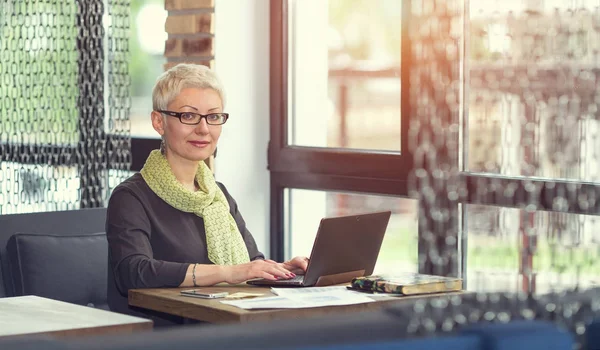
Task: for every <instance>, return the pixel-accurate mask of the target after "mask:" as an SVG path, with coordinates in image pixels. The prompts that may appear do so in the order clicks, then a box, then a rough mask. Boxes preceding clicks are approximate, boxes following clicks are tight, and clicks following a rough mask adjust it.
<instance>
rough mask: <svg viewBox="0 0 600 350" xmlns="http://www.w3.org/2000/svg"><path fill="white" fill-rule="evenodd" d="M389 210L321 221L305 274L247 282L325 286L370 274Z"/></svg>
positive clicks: (263, 284)
mask: <svg viewBox="0 0 600 350" xmlns="http://www.w3.org/2000/svg"><path fill="white" fill-rule="evenodd" d="M391 214H392V213H391V212H390V211H384V212H376V213H367V214H358V215H349V216H340V217H332V218H323V219H321V223H320V224H319V230H318V231H317V237H316V238H315V242H314V244H313V248H312V252H311V253H310V260H309V263H308V268H307V269H306V273H305V274H304V275H302V276H300V275H297V276H296V277H295V278H291V279H283V280H276V281H271V280H267V279H262V278H261V279H253V280H249V281H247V282H246V283H248V284H251V285H256V286H272V287H286V286H287V287H311V286H328V285H332V284H340V283H346V282H350V281H352V279H353V278H354V277H359V276H369V275H371V274H373V269H374V268H375V263H376V262H377V256H378V255H379V250H380V248H381V243H382V242H383V236H384V235H385V230H386V229H387V225H388V222H389V221H390V216H391Z"/></svg>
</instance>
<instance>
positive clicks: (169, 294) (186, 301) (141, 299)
mask: <svg viewBox="0 0 600 350" xmlns="http://www.w3.org/2000/svg"><path fill="white" fill-rule="evenodd" d="M183 289H190V288H161V289H133V290H130V291H129V305H132V306H137V307H141V308H144V309H149V310H154V311H159V312H164V313H168V314H171V315H176V316H182V317H186V318H190V319H194V320H199V321H205V322H211V323H236V322H254V321H270V320H276V319H291V318H305V317H314V316H325V315H331V314H335V313H351V312H366V311H374V310H378V309H381V308H383V307H385V306H390V305H394V304H398V303H402V302H414V301H415V300H417V299H420V298H424V297H433V296H440V295H456V294H457V293H461V292H455V293H443V294H429V295H427V296H423V295H415V296H402V297H374V298H375V300H376V302H373V303H364V304H354V305H343V306H325V307H317V308H303V309H261V310H245V309H241V308H238V307H235V306H232V305H227V304H223V303H221V301H222V300H225V299H201V298H193V297H187V296H182V295H181V294H180V291H181V290H183ZM195 289H202V288H200V287H199V288H195ZM210 289H211V290H219V291H224V292H229V293H230V294H233V293H237V292H245V293H262V294H263V295H264V296H265V297H271V296H275V294H273V293H271V291H270V288H268V287H256V286H250V285H247V284H243V285H235V286H216V287H210Z"/></svg>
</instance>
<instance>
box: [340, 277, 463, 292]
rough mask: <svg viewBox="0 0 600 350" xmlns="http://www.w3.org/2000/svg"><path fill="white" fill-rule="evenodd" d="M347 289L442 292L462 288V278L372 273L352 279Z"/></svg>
mask: <svg viewBox="0 0 600 350" xmlns="http://www.w3.org/2000/svg"><path fill="white" fill-rule="evenodd" d="M348 289H351V290H359V291H365V292H372V293H392V294H402V295H414V294H430V293H443V292H454V291H460V290H462V279H460V278H454V277H443V276H433V275H424V274H418V273H402V274H394V275H374V276H363V277H356V278H354V279H352V282H351V284H350V286H349V287H348Z"/></svg>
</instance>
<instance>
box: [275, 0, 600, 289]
mask: <svg viewBox="0 0 600 350" xmlns="http://www.w3.org/2000/svg"><path fill="white" fill-rule="evenodd" d="M299 3H300V1H294V0H289V1H278V0H273V1H272V2H271V16H272V21H271V25H272V31H271V61H270V62H271V69H272V70H271V84H272V87H271V103H272V105H271V106H272V108H271V110H272V114H271V142H270V147H269V169H270V171H271V195H272V200H271V205H272V223H271V251H272V252H273V253H274V256H275V257H276V258H283V257H284V256H290V254H292V253H294V252H296V251H294V249H295V248H294V244H298V247H301V243H294V242H299V240H301V241H302V242H304V240H302V239H303V238H306V240H307V241H310V240H311V237H310V236H307V233H304V232H305V230H298V229H296V230H294V226H293V225H292V226H291V230H290V231H289V232H288V231H286V227H287V226H286V223H289V222H288V221H286V218H287V220H291V221H292V222H293V221H294V217H295V216H296V217H297V218H300V217H302V216H303V215H307V214H306V213H310V212H311V210H312V209H315V210H317V209H316V208H312V207H311V209H304V210H305V211H306V212H304V211H302V208H303V207H304V208H308V204H306V203H305V202H304V201H303V202H302V203H301V204H298V203H297V200H295V199H294V197H296V198H303V197H304V196H309V197H310V196H315V198H316V197H319V198H321V199H319V200H317V201H316V202H317V203H321V204H319V205H318V207H319V208H321V209H323V206H324V205H325V207H326V208H329V207H327V204H323V203H329V204H328V205H329V206H331V208H332V209H331V210H333V212H337V210H339V208H343V206H341V205H339V204H336V202H335V201H334V202H333V204H332V202H331V201H329V202H328V201H327V198H332V196H333V198H336V196H339V195H340V194H343V193H354V194H356V195H357V196H359V197H361V196H367V197H371V196H374V197H375V198H379V196H381V195H388V196H393V197H395V198H396V199H397V200H399V201H410V200H409V199H401V198H406V197H411V198H414V199H415V200H417V202H416V203H417V204H416V209H415V211H416V212H418V213H419V215H418V218H417V220H416V225H417V232H418V235H417V250H418V254H419V259H418V270H419V271H420V272H422V273H434V274H444V275H458V276H463V277H464V278H465V279H466V282H467V287H468V288H469V289H472V290H501V289H504V290H506V289H510V290H516V289H519V290H522V291H527V292H535V291H539V292H543V291H549V290H552V289H561V288H572V287H574V286H577V285H579V286H587V285H590V284H592V283H595V281H597V280H598V277H599V276H600V275H599V274H598V272H597V271H595V269H594V268H593V266H592V261H593V260H592V258H590V256H594V254H596V253H594V252H595V251H597V248H598V247H597V244H598V243H597V238H596V235H595V234H594V233H593V232H594V229H595V226H596V221H597V219H596V216H595V215H597V213H598V212H600V201H598V198H600V186H598V183H597V181H598V172H599V166H598V162H599V161H600V157H599V156H598V152H597V149H598V148H599V147H598V144H597V143H598V136H597V134H598V130H599V126H598V121H597V120H598V119H599V118H598V111H599V110H600V108H599V107H600V106H599V104H598V101H597V92H596V88H595V82H596V81H597V80H598V77H597V72H598V66H599V65H600V63H599V61H598V56H597V54H593V52H595V51H594V50H593V49H592V48H595V47H596V48H597V40H596V39H597V38H598V37H599V33H598V28H597V26H595V25H593V23H595V21H596V22H597V15H598V14H597V8H594V7H593V5H594V4H592V2H577V3H573V2H564V1H543V2H542V1H528V2H504V1H499V0H498V1H496V0H486V1H478V2H476V1H466V0H450V1H445V2H437V3H435V6H434V5H433V3H431V2H428V1H402V2H401V4H402V6H401V8H398V4H396V3H398V2H394V4H392V5H390V4H389V3H388V2H386V1H369V2H366V5H365V3H362V2H360V1H348V2H345V4H346V7H347V8H345V9H344V11H348V13H351V12H352V7H353V6H357V8H361V7H360V6H366V7H365V8H361V11H360V12H361V14H360V16H361V18H362V17H368V18H369V19H370V21H367V22H368V23H369V25H373V26H375V27H379V26H381V27H385V26H386V21H385V19H384V18H380V17H377V16H379V15H378V13H379V12H378V10H377V9H380V8H385V9H386V16H390V17H394V18H400V20H399V23H395V24H394V25H397V28H398V30H399V35H398V36H397V38H399V39H400V40H399V46H400V47H399V48H398V47H397V46H396V47H394V49H390V51H389V52H395V53H398V55H399V56H398V57H399V59H397V60H395V61H394V60H393V65H395V66H394V67H393V68H392V70H391V71H394V72H399V74H397V75H393V77H387V76H386V77H381V76H378V77H366V76H361V78H360V79H354V77H352V79H350V78H348V79H345V80H344V82H346V83H347V85H346V88H347V91H346V93H345V94H341V93H339V90H340V87H339V86H338V85H336V84H338V80H336V79H333V76H336V74H337V73H338V72H337V71H336V70H335V67H336V64H337V63H339V62H342V63H344V62H346V61H350V60H349V59H347V60H346V61H344V60H342V59H339V57H342V56H344V55H345V57H348V56H350V57H354V56H352V54H349V53H343V54H342V55H341V56H340V55H336V53H337V52H338V51H335V50H337V49H338V48H340V47H342V48H344V49H348V47H345V46H344V45H339V44H336V43H339V42H344V40H346V39H344V36H343V35H336V30H330V28H334V29H335V28H345V27H344V26H343V25H342V26H341V27H340V26H339V23H340V22H335V20H334V19H335V17H334V15H332V14H335V13H336V12H335V10H334V9H335V5H336V2H335V1H329V2H327V3H324V2H322V1H315V2H311V1H302V5H299ZM317 9H318V10H319V11H317ZM394 9H396V10H398V11H400V12H399V13H400V15H399V16H397V13H394V14H392V12H393V11H394ZM325 14H327V15H325ZM349 16H350V17H351V15H349ZM306 18H311V19H313V18H314V20H315V23H316V24H315V27H311V28H309V27H307V24H306V21H307V20H306ZM340 18H342V20H340V21H342V22H343V18H346V17H343V16H342V17H340ZM373 22H379V23H378V24H373ZM336 23H337V24H336ZM349 23H351V24H350V25H348V26H350V27H353V28H354V29H351V30H349V32H348V33H353V30H354V33H357V32H360V34H356V37H358V38H360V37H362V35H363V34H365V33H367V36H369V37H370V39H371V41H373V42H374V43H373V44H372V45H373V46H377V45H378V44H379V43H378V40H380V38H379V37H378V36H376V35H373V34H370V33H371V32H370V29H367V28H368V26H364V27H362V26H361V24H362V23H364V22H362V21H361V20H351V21H349ZM390 28H391V27H390ZM298 29H303V31H302V33H297V32H296V31H297V30H298ZM388 32H389V31H388ZM391 32H392V34H390V36H391V37H392V38H396V36H395V34H397V32H396V33H394V32H393V30H392V31H391ZM318 34H320V35H318ZM338 34H339V30H338ZM358 42H360V40H358ZM307 43H311V44H312V46H310V49H309V47H308V44H307ZM369 45H371V43H369ZM348 50H350V51H351V49H348ZM367 51H368V50H367ZM596 51H597V50H596ZM325 52H327V55H325ZM339 52H341V51H339ZM379 52H380V53H381V54H378V55H375V56H373V57H377V58H382V57H386V53H385V51H379ZM325 57H327V63H325ZM357 57H358V56H357ZM333 58H336V59H335V60H334V59H333ZM390 62H392V61H390ZM388 72H389V71H388ZM346 73H348V71H347V70H346V71H345V72H344V74H346ZM387 79H396V80H399V84H400V85H399V87H398V86H396V87H394V88H392V87H391V85H389V84H388V83H389V81H388V80H387ZM342 86H343V85H342ZM342 89H343V88H342ZM370 89H374V90H370ZM393 89H396V91H399V93H400V99H399V100H392V99H390V100H386V102H383V100H378V98H379V97H381V98H384V97H385V96H388V94H387V93H379V94H376V97H374V96H371V95H369V91H392V90H393ZM336 91H338V92H336ZM392 95H393V93H392V94H390V95H389V96H392ZM340 96H344V97H343V98H340ZM362 99H364V100H366V101H369V102H371V103H373V104H375V105H377V106H378V108H379V109H380V110H382V111H385V110H386V108H387V107H386V106H387V105H388V102H389V101H393V105H394V106H395V107H394V108H399V113H398V114H397V116H398V119H394V118H391V117H390V120H394V123H396V124H395V125H397V126H399V128H400V133H399V135H395V136H394V137H397V139H398V140H399V141H400V147H399V148H394V147H390V146H382V145H380V144H379V142H382V143H385V142H384V141H383V139H384V138H385V137H384V136H383V135H384V133H383V132H382V133H381V134H379V136H377V137H375V138H374V139H376V140H373V141H364V140H348V139H346V141H343V142H342V140H344V138H342V137H340V136H344V135H345V136H346V137H350V138H351V137H353V135H354V134H353V133H352V132H349V130H350V128H351V126H350V124H349V122H348V120H346V122H347V123H346V124H344V123H343V122H341V121H342V119H343V118H342V117H341V116H342V115H344V114H343V113H340V111H344V110H345V109H344V107H342V106H344V105H346V106H354V107H352V108H355V110H354V111H351V112H347V113H346V114H345V115H346V116H347V117H348V116H350V115H351V114H352V113H356V115H358V116H359V117H358V118H360V119H361V120H363V119H369V120H372V119H371V118H369V117H367V115H368V113H369V112H370V111H368V110H361V109H360V107H361V106H363V105H362V104H361V103H358V101H363V100H362ZM346 100H347V101H350V102H347V103H342V102H344V101H346ZM379 103H381V104H379ZM389 104H390V105H391V104H392V102H389ZM313 106H317V107H318V108H317V110H318V111H319V112H320V113H319V115H318V118H317V119H318V120H316V121H315V122H314V124H312V122H313V119H314V118H315V117H316V116H315V115H316V113H315V112H314V111H313V110H312V107H313ZM356 106H358V109H356V108H357V107H356ZM348 108H351V107H348ZM383 114H384V115H386V116H387V113H383ZM386 118H387V117H386ZM383 124H385V123H383ZM342 125H346V127H348V129H346V131H344V128H340V126H342ZM390 125H391V124H390ZM313 126H315V127H314V128H312V127H313ZM397 126H388V127H389V128H390V131H395V130H397V129H395V128H396V127H397ZM369 127H370V125H369V126H367V125H361V127H360V133H362V134H361V135H372V134H373V133H372V132H371V130H369ZM392 129H393V130H392ZM366 139H368V137H367V138H365V140H366ZM385 144H386V145H387V143H385ZM309 194H310V195H309ZM361 198H362V197H361ZM311 201H312V200H311ZM360 208H361V209H365V210H369V209H371V208H372V207H370V206H369V205H364V206H362V205H361V206H360ZM321 209H319V210H318V212H319V213H321V211H322V210H321ZM288 211H289V213H288ZM288 214H289V215H288ZM286 215H288V216H286ZM315 216H318V215H317V213H315ZM290 218H291V219H290ZM307 231H309V232H311V231H310V230H307ZM286 234H288V235H289V236H286ZM298 235H300V238H299V237H297V236H298ZM303 235H304V236H303ZM289 242H292V245H291V247H290V246H288V245H286V244H288V243H289ZM286 249H287V250H286ZM290 249H291V250H290ZM299 249H300V248H299ZM396 249H398V248H396ZM277 254H279V255H277ZM401 255H403V252H402V251H401V250H398V256H401ZM494 278H498V279H497V280H496V281H497V283H491V281H492V280H493V279H494ZM499 281H503V282H499Z"/></svg>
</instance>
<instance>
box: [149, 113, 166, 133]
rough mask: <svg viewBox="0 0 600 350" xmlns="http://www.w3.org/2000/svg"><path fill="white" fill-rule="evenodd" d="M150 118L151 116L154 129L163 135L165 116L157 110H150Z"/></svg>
mask: <svg viewBox="0 0 600 350" xmlns="http://www.w3.org/2000/svg"><path fill="white" fill-rule="evenodd" d="M150 118H152V127H153V128H154V130H156V132H157V133H158V134H159V135H160V136H163V135H164V134H165V118H164V117H163V115H162V114H160V113H159V112H157V111H152V113H151V114H150Z"/></svg>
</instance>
